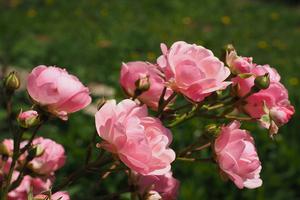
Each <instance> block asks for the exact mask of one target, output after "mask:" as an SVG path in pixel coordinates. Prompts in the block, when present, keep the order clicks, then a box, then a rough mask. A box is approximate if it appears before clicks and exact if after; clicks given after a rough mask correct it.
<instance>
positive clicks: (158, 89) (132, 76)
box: [120, 61, 171, 110]
mask: <svg viewBox="0 0 300 200" xmlns="http://www.w3.org/2000/svg"><path fill="white" fill-rule="evenodd" d="M163 76H164V75H163V74H162V72H161V71H159V70H158V68H157V66H155V65H153V64H151V63H147V62H140V61H137V62H129V63H123V65H122V69H121V76H120V84H121V86H122V88H123V89H124V91H125V92H126V93H127V94H128V95H129V96H131V97H133V96H134V93H135V90H136V89H137V88H136V81H138V80H139V79H142V78H146V77H148V78H149V84H150V88H149V89H148V90H147V91H145V92H143V93H142V94H141V95H139V96H138V97H137V98H138V99H139V100H140V101H141V102H143V103H145V104H146V105H148V106H149V107H150V108H152V109H154V110H157V107H158V101H159V98H160V96H161V94H162V92H163V89H164V87H165V80H164V78H163ZM170 94H171V90H170V89H168V90H167V91H166V96H165V97H166V98H167V97H168V96H170Z"/></svg>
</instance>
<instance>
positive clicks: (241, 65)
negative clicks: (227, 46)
mask: <svg viewBox="0 0 300 200" xmlns="http://www.w3.org/2000/svg"><path fill="white" fill-rule="evenodd" d="M252 60H253V59H252V57H242V56H238V55H237V53H236V51H231V52H230V53H229V54H228V55H227V56H226V63H227V65H228V66H229V67H230V70H231V71H232V72H233V73H234V74H243V73H249V72H251V70H252V69H253V68H254V67H255V65H256V64H253V63H252Z"/></svg>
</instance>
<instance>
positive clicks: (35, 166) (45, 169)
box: [29, 137, 66, 175]
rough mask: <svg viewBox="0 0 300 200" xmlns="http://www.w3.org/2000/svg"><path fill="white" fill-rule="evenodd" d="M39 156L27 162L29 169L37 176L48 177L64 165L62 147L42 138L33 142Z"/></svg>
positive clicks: (64, 157)
mask: <svg viewBox="0 0 300 200" xmlns="http://www.w3.org/2000/svg"><path fill="white" fill-rule="evenodd" d="M32 144H33V145H34V146H35V145H37V146H38V148H40V149H39V151H41V155H38V156H37V157H35V158H34V159H33V160H32V161H30V162H29V167H30V168H31V169H32V170H33V171H34V172H35V173H38V174H43V175H50V174H51V173H52V172H54V171H56V170H58V169H59V168H61V167H62V166H63V165H64V164H65V160H66V156H65V150H64V147H63V146H62V145H60V144H58V143H56V142H55V141H53V140H50V139H45V138H42V137H39V138H36V139H34V140H33V142H32Z"/></svg>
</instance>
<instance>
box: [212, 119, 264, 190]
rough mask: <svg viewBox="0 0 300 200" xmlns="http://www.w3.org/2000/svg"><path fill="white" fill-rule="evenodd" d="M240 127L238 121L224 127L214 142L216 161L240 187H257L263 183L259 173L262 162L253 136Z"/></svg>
mask: <svg viewBox="0 0 300 200" xmlns="http://www.w3.org/2000/svg"><path fill="white" fill-rule="evenodd" d="M239 128H240V123H239V122H238V121H234V122H232V123H231V124H230V125H228V126H223V127H222V129H221V132H220V135H219V137H218V138H217V139H216V141H215V143H214V150H215V153H216V161H217V162H218V164H219V167H220V169H221V170H222V171H223V172H224V173H225V174H226V175H227V176H228V178H229V179H231V180H232V181H233V182H234V184H235V185H236V186H237V187H238V188H240V189H242V188H244V187H246V188H251V189H252V188H257V187H260V186H261V185H262V180H261V179H260V175H259V174H260V171H261V163H260V161H259V157H258V155H257V152H256V149H255V146H254V140H253V138H252V137H251V136H250V134H249V133H248V132H247V131H246V130H242V129H239Z"/></svg>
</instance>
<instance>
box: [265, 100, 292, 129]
mask: <svg viewBox="0 0 300 200" xmlns="http://www.w3.org/2000/svg"><path fill="white" fill-rule="evenodd" d="M294 112H295V109H294V107H293V106H290V105H286V106H275V107H273V108H271V110H270V116H271V118H272V120H273V121H274V122H275V123H276V124H277V125H278V126H281V125H283V124H286V123H288V121H289V120H290V119H291V117H292V115H293V114H294Z"/></svg>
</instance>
